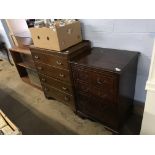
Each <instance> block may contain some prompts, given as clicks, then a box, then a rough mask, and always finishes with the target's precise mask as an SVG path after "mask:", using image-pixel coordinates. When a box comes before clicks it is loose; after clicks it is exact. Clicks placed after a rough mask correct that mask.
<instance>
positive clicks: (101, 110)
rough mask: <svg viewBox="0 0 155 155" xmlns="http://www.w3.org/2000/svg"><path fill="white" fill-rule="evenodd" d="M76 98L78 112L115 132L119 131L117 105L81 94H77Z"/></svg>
mask: <svg viewBox="0 0 155 155" xmlns="http://www.w3.org/2000/svg"><path fill="white" fill-rule="evenodd" d="M76 97H77V111H80V112H82V113H83V114H85V115H87V116H89V117H91V118H92V119H95V120H98V121H100V122H102V123H103V124H104V125H106V126H108V127H110V128H111V129H113V130H117V129H118V125H119V124H118V118H117V108H116V106H115V105H113V104H110V103H108V102H105V101H103V100H98V99H97V98H95V97H93V96H91V97H89V96H87V95H85V94H81V93H78V94H76Z"/></svg>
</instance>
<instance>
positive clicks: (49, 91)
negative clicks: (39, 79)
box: [42, 84, 74, 106]
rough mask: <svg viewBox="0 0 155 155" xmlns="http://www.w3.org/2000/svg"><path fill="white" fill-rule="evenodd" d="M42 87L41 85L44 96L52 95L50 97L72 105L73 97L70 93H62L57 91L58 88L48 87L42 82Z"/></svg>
mask: <svg viewBox="0 0 155 155" xmlns="http://www.w3.org/2000/svg"><path fill="white" fill-rule="evenodd" d="M42 87H43V90H44V93H45V95H46V97H52V98H55V99H56V100H58V101H60V102H63V103H65V104H67V105H71V106H74V98H73V96H72V95H69V94H66V93H63V92H61V91H59V90H58V89H55V88H53V87H50V86H48V85H46V84H42Z"/></svg>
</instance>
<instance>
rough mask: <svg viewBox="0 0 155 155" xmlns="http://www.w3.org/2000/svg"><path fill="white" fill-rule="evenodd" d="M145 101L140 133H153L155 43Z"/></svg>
mask: <svg viewBox="0 0 155 155" xmlns="http://www.w3.org/2000/svg"><path fill="white" fill-rule="evenodd" d="M146 90H147V95H146V102H145V109H144V115H143V121H142V128H141V134H155V124H154V122H155V104H154V101H155V43H154V48H153V53H152V60H151V65H150V72H149V78H148V80H147V83H146Z"/></svg>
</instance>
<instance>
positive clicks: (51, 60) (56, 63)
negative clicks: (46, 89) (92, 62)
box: [31, 49, 68, 69]
mask: <svg viewBox="0 0 155 155" xmlns="http://www.w3.org/2000/svg"><path fill="white" fill-rule="evenodd" d="M36 51H37V50H34V49H33V50H32V49H31V52H32V58H33V60H34V61H35V62H41V63H45V64H48V65H51V66H53V67H58V68H64V69H68V62H67V59H63V58H61V57H58V56H54V55H49V54H44V53H43V52H42V53H39V52H36Z"/></svg>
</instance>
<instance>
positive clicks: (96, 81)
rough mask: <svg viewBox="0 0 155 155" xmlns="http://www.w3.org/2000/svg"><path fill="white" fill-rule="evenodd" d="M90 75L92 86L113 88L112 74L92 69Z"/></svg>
mask: <svg viewBox="0 0 155 155" xmlns="http://www.w3.org/2000/svg"><path fill="white" fill-rule="evenodd" d="M91 75H92V76H91V82H92V84H93V85H94V86H97V87H104V88H105V89H109V88H113V86H114V76H108V75H105V74H104V73H98V72H95V71H92V73H91Z"/></svg>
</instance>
